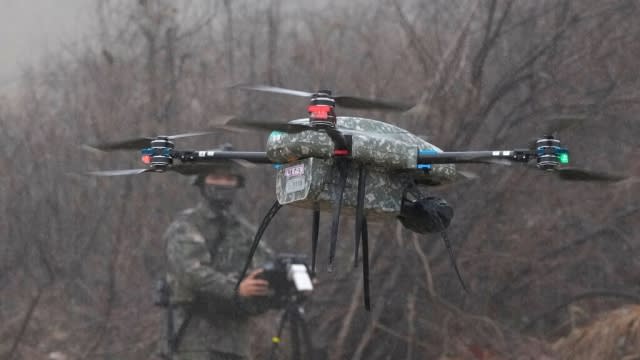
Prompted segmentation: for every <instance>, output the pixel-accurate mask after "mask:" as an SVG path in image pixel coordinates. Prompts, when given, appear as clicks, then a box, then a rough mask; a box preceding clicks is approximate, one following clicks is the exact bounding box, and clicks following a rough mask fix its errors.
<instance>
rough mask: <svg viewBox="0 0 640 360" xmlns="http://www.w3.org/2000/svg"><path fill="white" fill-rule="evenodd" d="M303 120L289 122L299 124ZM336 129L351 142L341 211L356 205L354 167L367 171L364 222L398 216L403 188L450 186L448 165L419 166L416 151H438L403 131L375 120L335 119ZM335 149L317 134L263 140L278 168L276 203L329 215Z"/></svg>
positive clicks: (278, 134)
mask: <svg viewBox="0 0 640 360" xmlns="http://www.w3.org/2000/svg"><path fill="white" fill-rule="evenodd" d="M306 122H308V119H299V120H294V121H291V122H290V124H304V123H306ZM336 127H337V129H338V130H340V132H341V133H343V134H345V135H346V136H349V137H350V138H351V153H350V160H351V161H353V162H355V163H356V164H357V166H350V167H349V169H348V174H347V186H346V188H345V191H344V200H343V201H344V202H343V211H345V214H354V211H355V207H356V204H357V197H356V196H357V191H356V188H357V183H358V167H359V166H365V167H366V168H367V177H366V184H367V192H366V195H365V201H364V204H363V206H364V210H365V214H366V215H367V218H370V219H372V220H373V219H379V218H381V217H394V216H397V215H399V213H400V207H401V203H402V198H403V194H404V191H405V189H406V188H407V187H408V186H410V185H412V184H413V183H414V182H415V183H421V184H429V185H438V184H442V183H448V182H452V181H454V180H455V179H456V177H457V173H456V170H455V166H454V165H453V164H433V165H431V166H428V167H422V166H420V165H419V164H418V162H417V157H418V152H419V151H432V152H434V153H438V152H442V150H440V149H439V148H437V147H436V146H434V145H432V144H430V143H429V142H427V141H425V140H423V139H421V138H419V137H417V136H415V135H413V134H411V133H409V132H408V131H407V130H404V129H401V128H399V127H397V126H394V125H391V124H388V123H384V122H381V121H376V120H371V119H365V118H357V117H338V118H337V126H336ZM334 150H335V145H334V142H333V141H332V140H331V138H330V137H329V136H328V135H327V134H326V133H324V132H322V131H312V130H308V131H302V132H298V133H285V132H279V131H274V132H272V133H271V135H270V136H269V138H268V140H267V156H268V157H269V159H270V160H271V161H273V162H274V163H277V164H280V165H278V166H277V167H278V172H277V176H276V195H277V198H278V202H280V203H281V204H283V205H284V204H289V205H292V206H297V207H302V208H310V209H319V210H323V211H324V210H326V211H329V210H330V209H331V206H332V202H333V201H334V199H335V198H336V192H337V191H338V189H337V178H338V174H337V170H336V167H335V166H334V163H335V153H334Z"/></svg>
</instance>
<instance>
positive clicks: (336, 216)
mask: <svg viewBox="0 0 640 360" xmlns="http://www.w3.org/2000/svg"><path fill="white" fill-rule="evenodd" d="M336 161H337V167H338V172H339V175H340V177H339V179H338V184H337V192H336V199H335V201H334V203H333V215H332V216H333V218H332V221H331V243H330V247H329V272H331V271H333V259H334V258H335V256H336V243H337V242H338V226H339V225H340V210H341V209H342V199H343V195H344V188H345V187H346V185H347V168H346V163H345V162H344V161H343V160H342V159H338V160H336Z"/></svg>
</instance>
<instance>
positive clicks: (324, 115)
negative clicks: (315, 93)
mask: <svg viewBox="0 0 640 360" xmlns="http://www.w3.org/2000/svg"><path fill="white" fill-rule="evenodd" d="M307 111H309V117H311V118H313V119H321V120H326V119H328V118H329V113H330V112H331V106H329V105H309V107H308V108H307Z"/></svg>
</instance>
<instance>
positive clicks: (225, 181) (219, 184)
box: [201, 174, 243, 208]
mask: <svg viewBox="0 0 640 360" xmlns="http://www.w3.org/2000/svg"><path fill="white" fill-rule="evenodd" d="M242 185H243V184H242V178H241V177H240V176H237V175H218V174H210V175H207V177H206V178H205V179H204V181H203V183H202V188H201V189H202V196H203V197H204V198H205V199H206V201H207V203H208V204H209V206H210V207H212V208H220V207H225V206H229V205H231V203H232V202H233V200H234V199H235V198H236V197H237V195H238V189H239V188H240V187H241V186H242Z"/></svg>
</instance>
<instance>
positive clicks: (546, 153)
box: [536, 135, 569, 170]
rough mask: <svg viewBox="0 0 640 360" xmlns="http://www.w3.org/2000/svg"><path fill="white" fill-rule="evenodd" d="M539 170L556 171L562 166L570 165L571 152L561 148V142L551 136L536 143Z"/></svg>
mask: <svg viewBox="0 0 640 360" xmlns="http://www.w3.org/2000/svg"><path fill="white" fill-rule="evenodd" d="M536 159H537V162H538V168H540V169H542V170H556V169H557V168H558V166H559V165H560V164H567V163H569V150H567V149H566V148H563V147H561V146H560V140H558V139H555V138H554V137H553V136H551V135H547V136H544V137H543V138H542V139H539V140H538V141H536Z"/></svg>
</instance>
